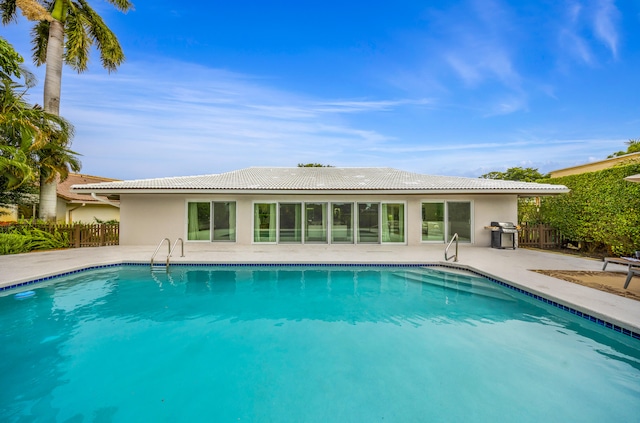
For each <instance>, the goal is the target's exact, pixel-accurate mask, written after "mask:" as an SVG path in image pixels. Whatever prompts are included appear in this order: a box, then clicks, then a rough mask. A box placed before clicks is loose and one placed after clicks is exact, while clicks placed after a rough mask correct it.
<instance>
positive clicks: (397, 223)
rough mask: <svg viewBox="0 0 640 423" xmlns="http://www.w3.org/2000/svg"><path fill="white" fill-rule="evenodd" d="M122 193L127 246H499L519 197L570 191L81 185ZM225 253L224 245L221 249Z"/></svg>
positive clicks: (253, 175) (377, 181) (245, 183)
mask: <svg viewBox="0 0 640 423" xmlns="http://www.w3.org/2000/svg"><path fill="white" fill-rule="evenodd" d="M71 191H72V192H75V193H84V194H91V193H93V194H95V195H101V196H109V197H110V198H113V196H119V197H120V244H121V245H150V244H157V243H158V242H159V241H160V240H162V239H163V238H165V237H168V238H170V239H177V238H183V239H184V240H185V242H194V243H195V242H200V243H204V242H213V243H220V244H224V243H236V244H242V245H255V244H265V243H267V244H300V245H301V246H302V245H304V244H318V243H321V244H328V245H331V244H345V243H346V244H387V243H388V244H396V245H420V244H421V243H444V242H447V241H448V240H449V239H450V238H451V236H452V235H453V234H454V233H458V236H459V239H460V241H461V242H468V243H471V244H475V245H479V246H488V245H490V238H491V237H490V231H488V230H486V229H485V227H486V226H488V225H489V224H490V223H491V222H492V221H509V222H515V221H516V220H517V199H518V197H520V196H525V197H533V196H543V195H556V194H561V193H566V192H569V190H568V189H567V188H566V187H565V186H562V185H552V184H536V183H528V182H515V181H501V180H490V179H479V178H463V177H454V176H432V175H423V174H418V173H412V172H405V171H401V170H397V169H391V168H335V167H295V168H271V167H264V168H262V167H252V168H247V169H240V170H236V171H232V172H227V173H221V174H214V175H202V176H187V177H173V178H160V179H143V180H131V181H117V182H105V183H96V184H84V185H74V186H72V187H71ZM221 248H224V247H223V246H222V245H221Z"/></svg>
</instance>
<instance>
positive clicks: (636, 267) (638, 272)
mask: <svg viewBox="0 0 640 423" xmlns="http://www.w3.org/2000/svg"><path fill="white" fill-rule="evenodd" d="M609 263H615V264H622V265H624V266H627V280H626V281H625V282H624V289H627V287H628V286H629V282H631V279H632V278H633V277H634V276H640V260H639V259H635V258H631V257H605V258H604V265H603V266H602V270H605V269H606V268H607V264H609Z"/></svg>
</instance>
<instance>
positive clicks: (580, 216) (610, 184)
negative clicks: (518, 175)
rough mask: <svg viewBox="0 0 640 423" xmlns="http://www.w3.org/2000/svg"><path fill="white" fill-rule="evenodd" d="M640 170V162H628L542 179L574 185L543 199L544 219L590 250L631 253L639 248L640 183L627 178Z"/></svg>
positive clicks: (616, 253) (615, 253)
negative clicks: (626, 163) (600, 249)
mask: <svg viewBox="0 0 640 423" xmlns="http://www.w3.org/2000/svg"><path fill="white" fill-rule="evenodd" d="M638 173H640V164H628V165H622V166H616V167H613V168H610V169H605V170H601V171H598V172H589V173H583V174H580V175H571V176H565V177H562V178H554V179H548V180H544V181H541V182H546V183H552V184H562V185H566V186H567V187H568V188H569V189H571V192H570V193H568V194H562V195H559V196H556V197H550V198H544V199H543V202H542V204H541V213H542V215H543V216H544V220H545V221H546V222H548V223H549V224H550V225H552V226H553V227H555V228H558V229H559V230H560V231H561V232H562V234H563V235H564V236H565V237H566V238H568V239H572V240H574V241H581V242H582V243H583V245H584V246H585V247H586V249H587V250H591V251H593V250H595V249H598V248H605V249H606V250H607V251H608V252H609V253H611V254H614V255H627V254H632V253H633V252H634V251H635V250H640V184H637V183H632V182H628V181H625V180H624V178H625V177H627V176H630V175H635V174H638Z"/></svg>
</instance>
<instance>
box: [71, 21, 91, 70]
mask: <svg viewBox="0 0 640 423" xmlns="http://www.w3.org/2000/svg"><path fill="white" fill-rule="evenodd" d="M87 27H89V23H88V22H87V19H86V17H85V16H84V15H83V14H82V13H78V10H77V9H76V10H71V11H70V13H69V14H68V15H67V19H66V21H65V34H66V38H67V41H66V43H65V53H64V61H65V63H66V64H67V65H69V66H71V68H72V69H74V70H76V71H77V72H78V73H81V72H84V71H86V70H87V64H88V63H89V51H90V49H91V45H92V44H93V41H92V40H91V38H90V37H89V34H87Z"/></svg>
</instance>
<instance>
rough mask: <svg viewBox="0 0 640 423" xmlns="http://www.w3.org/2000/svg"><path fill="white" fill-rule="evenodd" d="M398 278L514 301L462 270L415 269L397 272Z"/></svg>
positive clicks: (489, 284) (499, 290)
mask: <svg viewBox="0 0 640 423" xmlns="http://www.w3.org/2000/svg"><path fill="white" fill-rule="evenodd" d="M395 275H396V276H398V277H401V278H404V279H406V280H410V281H413V282H420V283H426V284H429V285H433V286H437V287H440V288H443V289H446V290H451V291H455V292H458V293H467V294H472V295H478V296H483V297H490V298H494V299H498V300H503V301H515V298H514V297H513V296H511V295H509V294H508V293H506V292H504V291H503V290H502V289H500V287H499V286H497V285H494V284H493V283H492V282H491V281H488V280H486V279H485V278H483V277H481V276H477V275H475V274H473V273H471V272H468V271H465V270H463V269H446V270H440V269H433V268H426V267H421V268H415V269H411V270H405V271H404V272H397V273H396V274H395Z"/></svg>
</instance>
